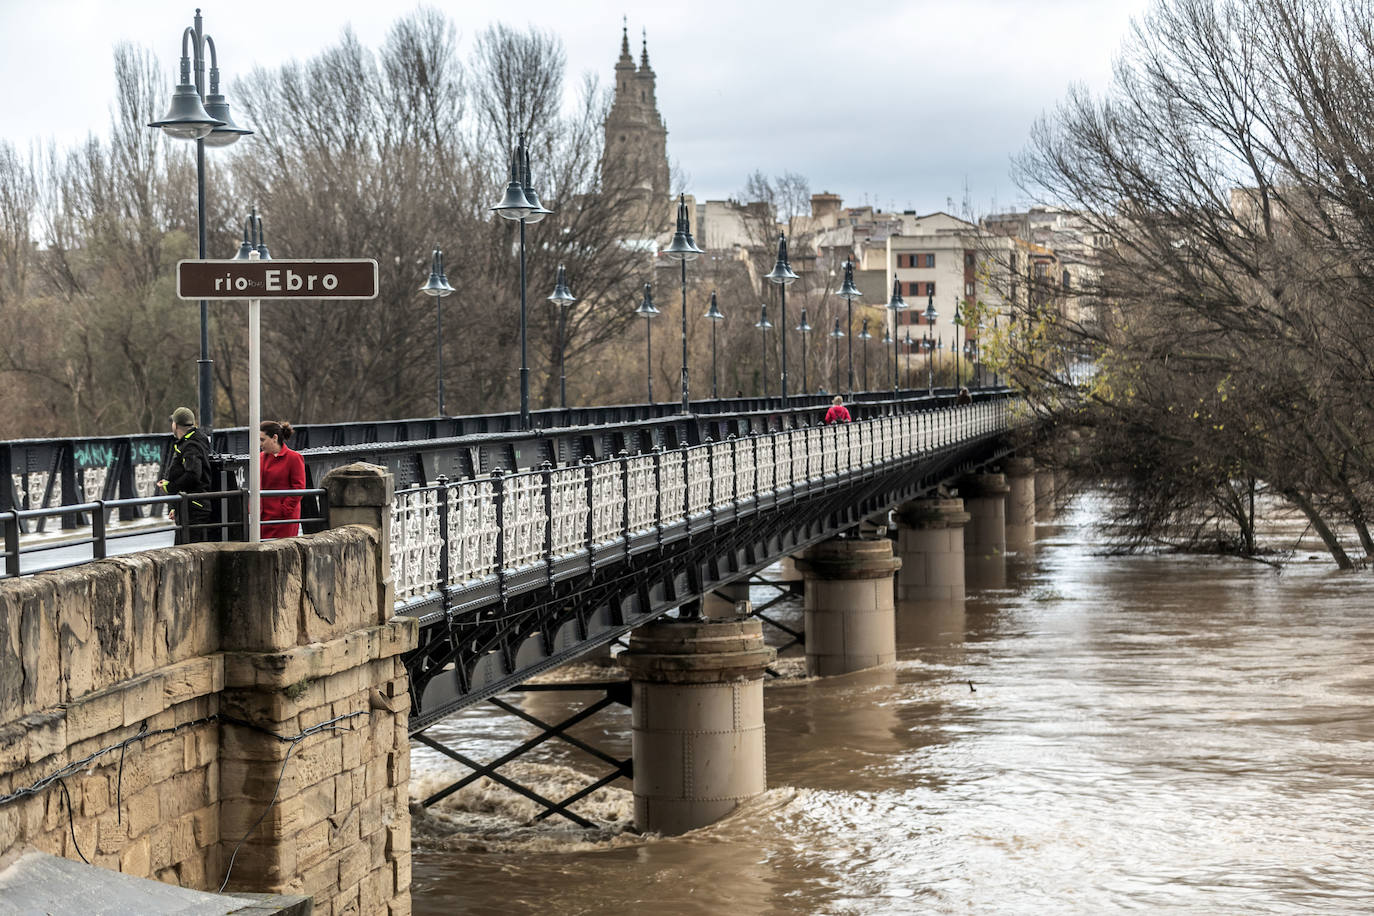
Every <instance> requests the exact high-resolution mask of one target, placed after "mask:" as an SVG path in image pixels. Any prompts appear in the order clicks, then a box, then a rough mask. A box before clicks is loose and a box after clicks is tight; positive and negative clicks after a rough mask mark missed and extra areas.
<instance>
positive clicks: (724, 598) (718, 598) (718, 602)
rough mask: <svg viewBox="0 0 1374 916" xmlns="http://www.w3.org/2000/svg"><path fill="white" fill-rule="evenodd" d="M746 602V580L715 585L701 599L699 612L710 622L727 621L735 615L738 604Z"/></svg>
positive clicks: (747, 589)
mask: <svg viewBox="0 0 1374 916" xmlns="http://www.w3.org/2000/svg"><path fill="white" fill-rule="evenodd" d="M748 600H749V580H748V579H740V580H738V581H735V582H727V583H725V584H724V585H717V586H716V587H715V588H714V589H713V590H712V591H711V592H709V593H708V594H707V595H706V596H705V597H703V598H702V599H701V612H702V613H703V614H704V615H706V617H708V618H709V619H711V620H722V619H729V618H731V617H734V616H736V615H737V613H738V607H739V603H740V602H741V601H748Z"/></svg>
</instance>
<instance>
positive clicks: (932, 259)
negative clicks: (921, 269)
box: [926, 254, 935, 267]
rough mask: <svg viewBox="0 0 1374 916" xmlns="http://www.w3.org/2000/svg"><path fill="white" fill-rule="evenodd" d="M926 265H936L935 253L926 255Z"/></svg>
mask: <svg viewBox="0 0 1374 916" xmlns="http://www.w3.org/2000/svg"><path fill="white" fill-rule="evenodd" d="M926 266H927V267H934V266H935V255H933V254H928V255H926Z"/></svg>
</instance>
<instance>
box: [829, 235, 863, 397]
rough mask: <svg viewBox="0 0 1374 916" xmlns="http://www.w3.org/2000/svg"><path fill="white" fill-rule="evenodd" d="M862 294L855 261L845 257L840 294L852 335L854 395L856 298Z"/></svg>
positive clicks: (850, 358)
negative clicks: (856, 283) (855, 269)
mask: <svg viewBox="0 0 1374 916" xmlns="http://www.w3.org/2000/svg"><path fill="white" fill-rule="evenodd" d="M862 295H863V294H862V293H860V292H859V288H858V287H857V286H855V285H854V262H853V261H851V260H849V259H845V262H844V282H843V283H842V284H840V292H839V296H840V298H841V299H843V300H844V301H845V313H846V321H845V326H844V328H845V331H846V333H848V334H849V335H850V338H849V393H850V395H853V394H854V337H853V334H854V300H855V299H858V298H860V297H861V296H862ZM864 327H865V328H867V327H868V319H867V318H865V319H864ZM836 346H839V344H838V343H837V344H836ZM835 359H836V360H837V361H838V360H839V356H838V355H836V357H835ZM838 371H839V370H838V369H837V370H836V372H837V373H838ZM838 377H839V376H838V375H837V376H836V378H837V379H838ZM867 386H868V373H867V370H865V373H864V387H867ZM835 387H836V388H837V389H838V388H839V387H840V383H839V382H838V381H836V382H835Z"/></svg>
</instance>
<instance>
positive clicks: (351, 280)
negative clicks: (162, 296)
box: [177, 258, 377, 299]
mask: <svg viewBox="0 0 1374 916" xmlns="http://www.w3.org/2000/svg"><path fill="white" fill-rule="evenodd" d="M177 296H178V297H179V298H181V299H376V298H377V262H376V261H373V260H370V259H368V260H361V259H347V258H333V259H331V258H325V259H321V260H314V261H300V260H268V261H237V260H235V261H231V260H223V261H178V262H177Z"/></svg>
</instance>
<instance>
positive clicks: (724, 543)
mask: <svg viewBox="0 0 1374 916" xmlns="http://www.w3.org/2000/svg"><path fill="white" fill-rule="evenodd" d="M1009 408H1010V401H1009V400H989V401H985V402H983V403H978V404H972V405H963V406H959V407H950V408H944V409H940V410H934V411H929V412H928V413H925V414H912V415H907V416H904V417H888V418H884V419H875V420H870V421H865V422H856V423H853V424H847V425H845V426H835V427H824V428H812V429H809V430H790V431H782V432H778V433H771V434H766V435H764V436H750V437H747V438H741V439H735V440H730V441H727V442H718V443H706V444H703V445H700V446H696V447H686V448H683V449H681V450H673V451H664V450H661V449H660V450H656V451H654V452H653V453H649V454H640V455H636V456H629V455H621V456H620V457H618V458H615V459H611V460H609V461H605V462H599V463H597V462H590V461H588V462H584V463H583V464H582V465H580V466H574V467H571V468H552V467H548V466H546V467H545V468H542V469H540V470H538V471H531V472H525V473H518V474H511V475H500V474H494V475H492V477H490V478H482V479H477V480H465V481H459V482H456V483H447V482H445V483H441V484H439V485H437V486H435V487H430V488H416V489H413V490H408V491H404V492H402V493H398V494H397V498H396V504H395V507H394V509H393V521H392V541H393V542H392V556H393V577H394V578H395V580H396V582H397V591H398V594H401V595H402V603H401V604H400V606H399V607H398V612H399V613H406V614H411V615H413V616H416V617H418V618H419V619H420V644H419V647H418V648H417V649H416V650H415V651H414V652H412V653H410V654H409V655H408V656H407V658H406V666H407V669H408V671H409V674H410V689H411V699H412V705H411V717H410V731H411V734H412V735H413V736H414V735H419V734H421V733H423V732H424V730H425V729H426V728H428V727H429V726H431V725H433V724H434V723H436V722H438V721H439V720H440V719H442V718H444V717H445V716H448V715H450V714H452V713H454V712H456V711H458V710H460V709H462V708H464V707H466V706H469V705H471V704H473V703H477V702H480V701H481V700H484V699H487V698H489V697H493V696H495V695H497V694H500V693H502V692H504V691H506V690H509V689H511V688H513V687H515V686H517V685H519V684H522V683H523V682H525V681H527V680H529V679H530V678H532V677H534V676H536V675H538V674H539V673H541V672H543V671H546V670H548V669H550V668H552V667H555V666H557V665H560V664H563V663H564V662H567V661H570V660H571V659H573V658H575V657H577V656H578V655H581V654H584V653H586V652H587V651H588V650H590V649H592V648H595V647H597V646H600V645H604V644H607V643H609V642H611V641H613V640H615V639H617V638H618V637H620V636H621V635H622V634H624V633H626V632H628V631H629V630H631V629H633V628H635V627H638V626H642V625H643V624H645V623H647V622H649V621H650V620H652V619H654V618H655V617H657V616H660V615H662V614H664V613H666V612H667V611H669V610H671V609H674V608H677V607H681V606H682V605H684V604H687V603H690V602H693V601H697V600H699V599H700V598H701V597H702V596H703V595H704V594H705V593H707V592H709V591H710V590H711V589H713V588H715V587H717V586H719V585H721V584H724V583H727V582H731V581H736V580H739V579H741V578H744V577H746V576H749V575H751V574H753V573H756V572H758V571H759V570H761V569H763V568H765V567H767V566H769V565H770V564H772V563H774V562H776V561H777V560H779V559H780V558H782V557H785V556H788V555H790V554H794V553H797V552H798V551H800V550H802V549H804V548H805V547H807V546H809V545H811V544H814V543H817V542H819V541H822V540H825V539H826V538H830V537H834V536H836V535H838V534H840V533H842V532H846V531H853V530H855V529H857V528H858V527H859V525H860V523H861V522H863V521H864V520H865V519H866V518H869V517H872V516H875V515H880V514H882V513H884V512H885V511H886V510H888V509H890V508H892V507H894V506H896V505H898V504H900V503H902V502H905V501H907V500H909V499H912V498H915V497H918V496H921V495H923V494H927V493H929V492H931V491H933V490H934V489H935V488H937V487H938V486H939V485H941V484H942V483H945V482H948V481H951V480H953V479H955V478H957V477H959V476H961V475H963V474H965V473H968V472H971V471H973V470H976V469H978V468H980V467H982V466H985V465H987V464H989V463H991V462H994V461H996V460H998V459H999V458H1001V457H1002V456H1004V455H1005V454H1007V453H1008V452H1009V451H1011V449H1012V445H1011V443H1010V441H1009V433H1011V432H1012V429H1013V427H1014V426H1015V425H1016V423H1017V420H1016V417H1015V414H1014V412H1013V411H1012V410H1011V409H1009ZM444 535H447V536H444ZM430 536H435V537H434V538H431V537H430ZM426 577H434V579H435V587H434V588H432V589H426V588H425V585H426V584H427V583H426V582H425V578H426ZM407 591H413V592H414V593H413V594H411V595H407V594H405V593H406V592H407ZM422 740H423V739H422ZM612 778H614V777H612Z"/></svg>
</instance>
